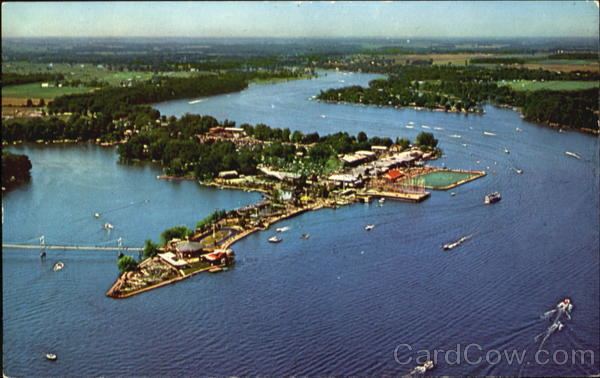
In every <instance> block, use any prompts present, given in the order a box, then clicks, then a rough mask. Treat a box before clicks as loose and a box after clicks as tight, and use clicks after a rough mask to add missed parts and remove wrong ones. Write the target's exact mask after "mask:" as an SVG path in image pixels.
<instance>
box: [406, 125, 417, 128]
mask: <svg viewBox="0 0 600 378" xmlns="http://www.w3.org/2000/svg"><path fill="white" fill-rule="evenodd" d="M404 127H406V128H407V129H414V128H415V127H414V126H413V125H406V126H404Z"/></svg>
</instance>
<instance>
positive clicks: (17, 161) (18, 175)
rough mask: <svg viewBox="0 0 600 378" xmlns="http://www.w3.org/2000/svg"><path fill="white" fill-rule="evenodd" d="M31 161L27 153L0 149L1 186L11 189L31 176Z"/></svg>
mask: <svg viewBox="0 0 600 378" xmlns="http://www.w3.org/2000/svg"><path fill="white" fill-rule="evenodd" d="M30 171H31V161H30V160H29V157H28V156H27V155H16V154H12V153H10V152H7V151H2V186H3V187H4V188H6V189H11V188H13V187H15V186H17V185H19V184H22V183H24V182H27V181H29V179H30V178H31V174H30Z"/></svg>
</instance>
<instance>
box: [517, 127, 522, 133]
mask: <svg viewBox="0 0 600 378" xmlns="http://www.w3.org/2000/svg"><path fill="white" fill-rule="evenodd" d="M515 130H517V131H518V132H521V131H523V130H522V129H521V128H519V127H517V128H516V129H515Z"/></svg>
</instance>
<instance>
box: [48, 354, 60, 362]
mask: <svg viewBox="0 0 600 378" xmlns="http://www.w3.org/2000/svg"><path fill="white" fill-rule="evenodd" d="M46 358H47V359H48V360H50V361H56V359H57V358H58V357H56V354H54V353H46Z"/></svg>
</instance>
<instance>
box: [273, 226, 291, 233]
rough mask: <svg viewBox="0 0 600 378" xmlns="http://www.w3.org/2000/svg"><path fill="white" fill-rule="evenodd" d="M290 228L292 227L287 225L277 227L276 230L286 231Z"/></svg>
mask: <svg viewBox="0 0 600 378" xmlns="http://www.w3.org/2000/svg"><path fill="white" fill-rule="evenodd" d="M289 229H290V228H289V227H288V226H285V227H279V228H276V229H275V231H277V232H286V231H287V230H289Z"/></svg>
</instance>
